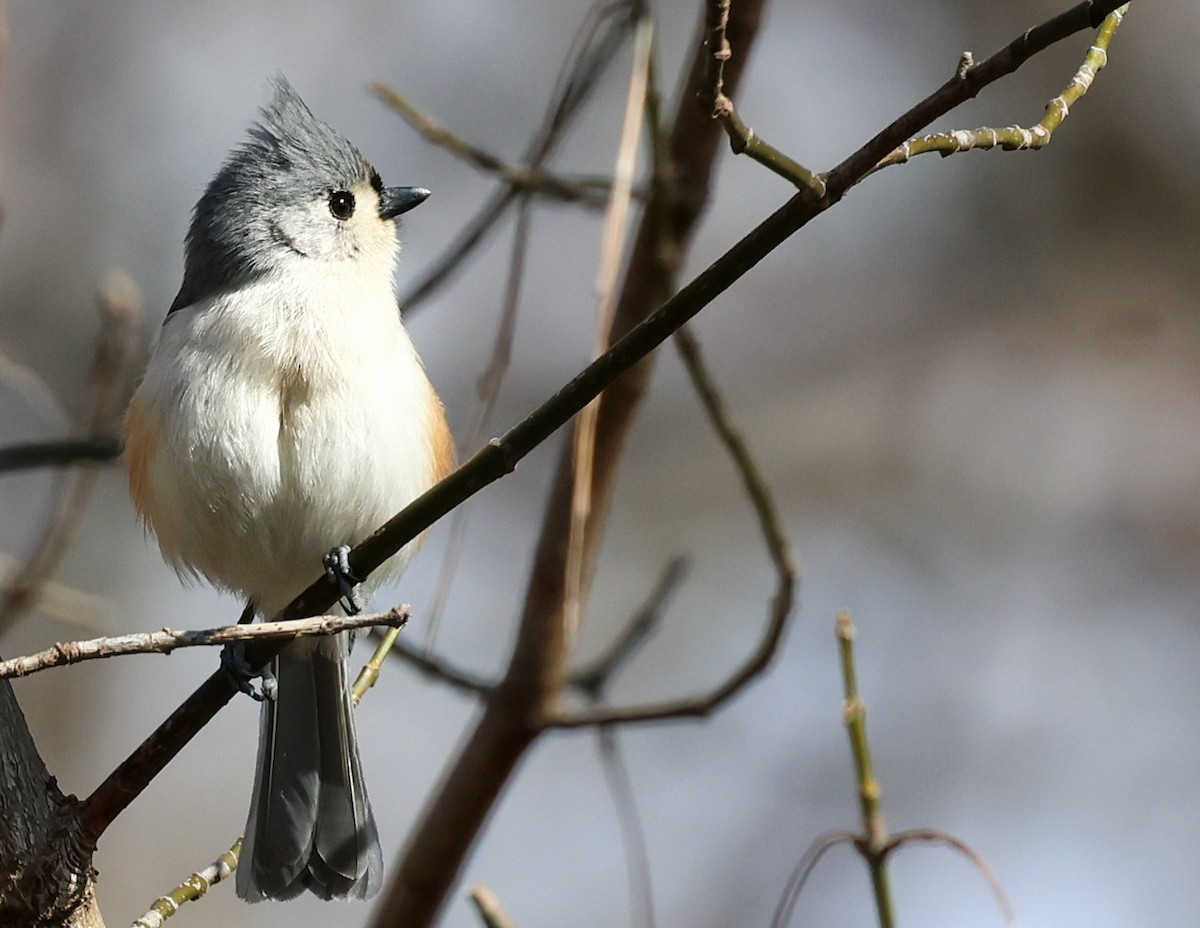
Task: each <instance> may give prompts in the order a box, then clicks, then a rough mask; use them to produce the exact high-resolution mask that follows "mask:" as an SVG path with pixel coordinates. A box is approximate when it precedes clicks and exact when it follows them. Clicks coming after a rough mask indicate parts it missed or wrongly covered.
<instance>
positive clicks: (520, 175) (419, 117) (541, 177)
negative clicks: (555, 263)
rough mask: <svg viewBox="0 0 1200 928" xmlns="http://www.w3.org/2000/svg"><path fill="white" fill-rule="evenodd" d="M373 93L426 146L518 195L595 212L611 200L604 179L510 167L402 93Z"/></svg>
mask: <svg viewBox="0 0 1200 928" xmlns="http://www.w3.org/2000/svg"><path fill="white" fill-rule="evenodd" d="M371 92H372V93H374V94H375V96H377V97H378V98H379V99H380V100H382V101H383V102H384V103H386V104H387V105H388V106H389V107H391V108H392V109H393V110H395V111H396V112H397V113H399V114H400V116H401V117H403V119H404V121H405V122H407V123H408V124H409V125H410V126H412V127H413V128H414V129H416V130H417V131H418V132H419V133H421V137H422V138H424V139H425V140H426V141H427V142H429V143H431V144H433V145H438V146H440V147H441V148H444V149H446V150H447V151H449V152H451V153H452V154H454V155H456V156H457V157H459V158H461V159H463V160H464V161H466V162H467V163H469V164H470V165H472V166H473V167H475V168H478V169H479V170H480V171H484V172H485V173H488V174H494V175H496V176H497V177H498V178H499V179H500V180H502V181H504V182H505V183H506V184H508V185H509V187H510V188H511V189H513V190H514V191H516V192H519V193H528V194H538V195H539V196H545V197H550V198H553V199H556V200H562V201H563V202H566V203H580V204H582V205H584V206H590V207H593V208H598V207H601V206H603V205H604V202H605V200H606V199H607V197H608V192H609V188H610V187H611V186H612V184H611V183H610V182H609V181H608V180H607V179H605V178H600V177H578V178H569V177H559V176H557V175H555V174H552V173H551V172H549V171H546V170H544V169H541V168H535V167H517V166H515V165H511V164H508V163H506V162H505V161H503V160H501V159H500V158H498V157H496V156H495V155H493V154H491V153H490V152H487V151H484V150H483V149H482V148H480V147H479V146H478V145H475V144H473V143H471V142H468V141H467V140H466V139H464V138H463V137H462V136H460V135H457V134H456V133H454V132H451V131H450V130H449V129H447V128H446V127H445V126H444V125H442V124H441V123H440V122H438V121H437V120H436V119H434V118H433V117H432V116H430V115H429V114H428V113H426V112H425V111H424V110H422V109H420V108H419V107H418V106H417V105H416V104H414V103H413V102H412V101H411V100H409V99H408V98H407V97H405V96H404V95H403V94H402V93H400V91H398V90H396V89H395V88H393V87H390V86H388V85H387V84H384V83H383V82H382V81H374V82H373V83H372V84H371Z"/></svg>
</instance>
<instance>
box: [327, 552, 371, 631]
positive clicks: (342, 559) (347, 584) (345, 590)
mask: <svg viewBox="0 0 1200 928" xmlns="http://www.w3.org/2000/svg"><path fill="white" fill-rule="evenodd" d="M322 563H323V564H324V565H325V576H327V577H328V578H329V582H330V583H332V584H333V585H334V587H336V588H337V591H338V602H339V603H341V605H342V608H343V609H344V610H346V615H358V614H359V613H360V612H362V610H363V597H362V593H361V592H360V591H359V589H358V585H359V584H360V583H362V580H360V579H359V578H358V577H356V576H354V571H352V570H351V569H350V546H349V545H338V546H337V547H336V548H334V549H333V550H332V551H330V552H329V553H328V554H326V555H325V557H324V558H322Z"/></svg>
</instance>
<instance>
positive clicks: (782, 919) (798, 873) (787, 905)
mask: <svg viewBox="0 0 1200 928" xmlns="http://www.w3.org/2000/svg"><path fill="white" fill-rule="evenodd" d="M857 839H858V835H857V834H855V833H854V832H853V831H829V832H826V833H825V834H823V835H821V836H820V837H818V838H817V839H816V840H815V841H813V842H812V844H810V845H809V846H808V849H807V850H806V851H805V852H804V854H803V856H801V858H800V862H799V863H797V864H796V869H795V870H793V871H792V875H791V876H790V877H788V882H787V886H786V887H785V888H784V891H783V895H782V896H780V898H779V904H778V905H777V906H776V907H775V914H774V916H772V918H771V928H786V926H787V923H788V922H789V921H791V919H792V912H793V910H795V908H796V900H797V899H799V898H800V892H801V891H802V890H803V889H804V884H805V883H807V882H808V878H809V877H810V876H811V875H812V872H813V870H815V869H816V866H817V864H819V863H820V862H821V858H822V857H824V856H825V853H826V851H829V850H832V849H833V848H835V847H837V846H838V845H839V844H853V843H854V842H855V841H856V840H857Z"/></svg>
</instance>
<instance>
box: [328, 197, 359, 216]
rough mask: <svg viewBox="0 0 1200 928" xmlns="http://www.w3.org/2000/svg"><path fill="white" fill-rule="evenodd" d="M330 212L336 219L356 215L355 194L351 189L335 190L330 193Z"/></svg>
mask: <svg viewBox="0 0 1200 928" xmlns="http://www.w3.org/2000/svg"><path fill="white" fill-rule="evenodd" d="M329 212H331V213H333V218H334V219H349V218H350V217H351V216H353V215H354V194H352V193H351V192H350V191H349V190H335V191H334V192H333V193H331V194H330V195H329Z"/></svg>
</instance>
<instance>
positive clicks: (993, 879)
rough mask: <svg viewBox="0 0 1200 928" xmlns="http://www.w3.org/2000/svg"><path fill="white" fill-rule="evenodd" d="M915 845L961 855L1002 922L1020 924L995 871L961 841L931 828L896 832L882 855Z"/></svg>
mask: <svg viewBox="0 0 1200 928" xmlns="http://www.w3.org/2000/svg"><path fill="white" fill-rule="evenodd" d="M916 843H927V844H944V845H946V846H947V847H949V848H950V849H951V850H955V851H958V853H960V854H962V855H963V857H965V858H966V859H967V860H968V861H969V862H970V863H971V864H972V865H973V866H974V867H975V869H976V870H978V871H979V875H980V876H982V877H983V880H984V882H985V883H987V884H988V888H990V889H991V891H992V895H993V896H995V897H996V905H997V906H999V908H1000V911H1001V913H1002V914H1003V915H1004V921H1005V922H1006V923H1007V924H1008V926H1009V928H1017V925H1018V924H1020V923H1019V922H1018V921H1017V913H1016V910H1014V909H1013V907H1012V903H1011V902H1009V899H1008V894H1007V893H1006V892H1005V891H1004V886H1003V885H1002V884H1001V883H1000V880H999V878H998V877H997V876H996V871H994V870H993V869H992V867H991V865H990V864H989V863H988V862H987V861H986V860H984V858H983V855H982V854H980V853H979V852H978V851H976V850H975V849H974V848H973V847H971V846H970V845H969V844H967V843H966V842H965V841H961V840H959V839H958V838H956V837H954V836H953V835H948V834H946V833H945V832H943V831H937V830H935V829H932V828H914V829H912V830H911V831H900V832H897V833H896V834H894V835H892V837H891V839H890V840H889V841H888V843H887V845H886V846H885V848H884V853H885V854H891V853H892V852H894V851H896V850H898V849H899V848H901V847H904V846H905V845H908V844H916Z"/></svg>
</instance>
